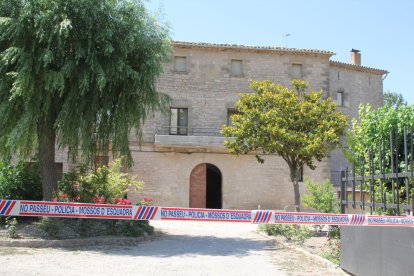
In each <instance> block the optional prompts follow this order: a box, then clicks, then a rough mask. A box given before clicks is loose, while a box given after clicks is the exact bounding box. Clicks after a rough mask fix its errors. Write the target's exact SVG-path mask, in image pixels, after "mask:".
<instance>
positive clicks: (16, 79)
mask: <svg viewBox="0 0 414 276" xmlns="http://www.w3.org/2000/svg"><path fill="white" fill-rule="evenodd" d="M169 51H170V42H169V38H168V30H167V29H166V28H165V27H163V26H161V25H159V24H158V23H157V22H156V20H155V19H154V18H153V17H152V16H150V15H149V14H148V13H147V11H146V10H145V7H144V5H143V3H142V2H141V1H134V0H82V1H79V0H4V1H1V2H0V129H1V132H0V153H1V154H2V155H3V157H10V156H11V155H17V156H18V157H19V158H26V157H28V156H32V155H35V154H37V155H38V159H39V166H40V173H41V176H42V181H43V183H42V187H43V198H44V199H45V200H50V199H51V196H52V192H53V190H55V189H56V182H57V179H56V176H55V173H54V169H53V168H54V160H55V145H56V144H57V145H58V146H59V147H61V148H67V149H68V150H69V153H70V156H71V157H72V158H76V157H77V156H78V154H79V152H82V153H83V154H82V155H83V157H84V158H85V160H92V159H93V158H92V157H94V156H95V155H96V151H97V150H99V151H103V152H104V153H107V152H108V148H109V145H111V146H112V151H113V153H114V154H115V155H117V153H119V154H121V155H125V156H127V159H128V160H129V164H131V162H132V158H131V155H130V151H129V143H128V135H129V133H130V132H131V131H132V129H135V134H136V135H137V136H138V137H139V134H140V129H141V125H142V123H143V121H144V120H145V118H146V116H147V115H148V114H149V113H150V112H152V111H154V110H159V109H161V110H164V107H165V104H166V102H167V101H168V97H167V96H165V95H163V94H160V93H158V92H157V91H156V88H155V81H156V78H157V77H158V75H159V74H160V73H161V71H162V64H163V62H165V61H166V58H167V56H168V54H169Z"/></svg>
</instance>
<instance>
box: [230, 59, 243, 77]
mask: <svg viewBox="0 0 414 276" xmlns="http://www.w3.org/2000/svg"><path fill="white" fill-rule="evenodd" d="M230 72H231V75H232V76H241V75H242V73H243V68H242V61H241V60H240V59H232V60H231V66H230Z"/></svg>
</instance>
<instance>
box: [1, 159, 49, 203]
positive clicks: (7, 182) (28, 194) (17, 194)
mask: <svg viewBox="0 0 414 276" xmlns="http://www.w3.org/2000/svg"><path fill="white" fill-rule="evenodd" d="M0 198H2V199H23V200H41V199H42V182H41V178H40V176H39V173H38V169H37V166H36V165H31V166H28V165H27V164H26V163H25V162H19V163H18V164H17V165H16V166H12V165H11V164H10V163H7V162H0Z"/></svg>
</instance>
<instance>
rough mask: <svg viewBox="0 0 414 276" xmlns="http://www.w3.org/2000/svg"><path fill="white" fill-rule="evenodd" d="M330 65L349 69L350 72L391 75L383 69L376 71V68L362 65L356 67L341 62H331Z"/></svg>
mask: <svg viewBox="0 0 414 276" xmlns="http://www.w3.org/2000/svg"><path fill="white" fill-rule="evenodd" d="M330 63H331V65H334V66H338V67H341V68H347V69H350V70H356V71H362V72H368V73H372V74H381V75H384V74H388V73H389V72H388V71H387V70H383V69H376V68H371V67H366V66H361V65H355V64H351V63H345V62H340V61H334V60H331V61H330Z"/></svg>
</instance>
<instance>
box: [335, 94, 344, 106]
mask: <svg viewBox="0 0 414 276" xmlns="http://www.w3.org/2000/svg"><path fill="white" fill-rule="evenodd" d="M336 104H337V105H339V106H344V92H343V91H338V92H337V93H336Z"/></svg>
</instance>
